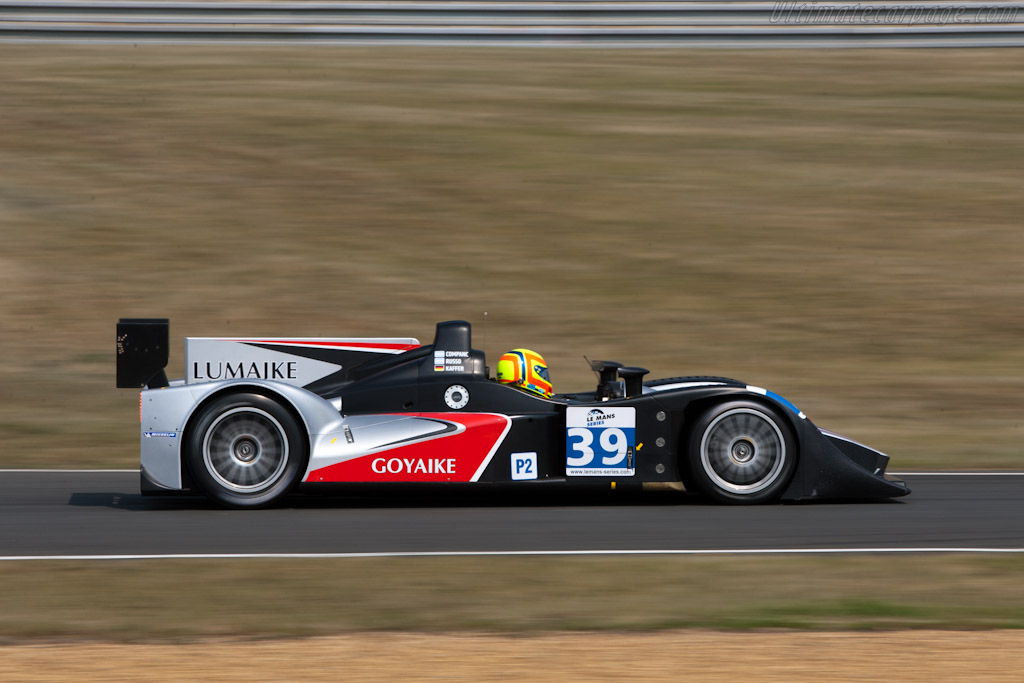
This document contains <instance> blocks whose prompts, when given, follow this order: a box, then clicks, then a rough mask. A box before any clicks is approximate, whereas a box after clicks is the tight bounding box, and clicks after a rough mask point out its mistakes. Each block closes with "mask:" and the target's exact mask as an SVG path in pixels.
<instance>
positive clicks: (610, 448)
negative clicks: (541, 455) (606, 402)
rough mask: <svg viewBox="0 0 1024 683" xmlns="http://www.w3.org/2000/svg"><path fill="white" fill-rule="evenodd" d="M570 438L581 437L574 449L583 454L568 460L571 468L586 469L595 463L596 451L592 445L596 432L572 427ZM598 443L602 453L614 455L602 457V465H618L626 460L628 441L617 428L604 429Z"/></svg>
mask: <svg viewBox="0 0 1024 683" xmlns="http://www.w3.org/2000/svg"><path fill="white" fill-rule="evenodd" d="M568 436H569V438H570V439H572V438H574V437H580V440H579V441H577V442H575V443H573V445H572V449H573V450H574V451H579V452H580V453H581V455H579V456H576V457H573V456H569V457H567V458H566V463H568V465H569V467H586V466H587V465H589V464H590V463H591V462H593V461H594V449H593V448H591V445H592V444H593V443H594V432H593V431H591V430H589V429H586V428H584V427H572V428H570V429H569V432H568ZM598 443H599V444H600V446H601V450H602V451H604V452H605V453H611V454H612V455H604V456H602V457H601V464H603V465H618V464H619V463H620V462H622V461H623V460H624V459H625V457H626V448H627V446H628V441H627V440H626V434H625V432H623V431H622V430H621V429H618V428H616V427H609V428H608V429H602V430H601V436H600V437H598Z"/></svg>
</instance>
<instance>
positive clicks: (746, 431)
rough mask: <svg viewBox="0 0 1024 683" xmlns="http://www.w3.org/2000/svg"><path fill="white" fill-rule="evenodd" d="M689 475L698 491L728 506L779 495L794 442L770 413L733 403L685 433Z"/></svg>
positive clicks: (787, 475)
mask: <svg viewBox="0 0 1024 683" xmlns="http://www.w3.org/2000/svg"><path fill="white" fill-rule="evenodd" d="M689 446H690V448H689V460H690V463H689V464H690V472H691V474H692V475H693V479H694V481H695V482H696V483H697V485H698V487H699V488H700V490H701V491H702V492H703V493H704V494H706V495H707V496H709V497H710V498H713V499H715V500H717V501H720V502H723V503H732V504H753V503H766V502H769V501H772V500H775V499H776V498H778V497H779V496H781V495H782V493H783V491H785V489H786V486H787V485H788V484H789V480H790V479H792V477H793V472H794V471H795V469H796V458H797V448H796V438H795V437H794V436H793V432H792V429H790V427H789V425H788V423H787V422H786V421H785V420H784V419H783V418H782V417H781V416H780V415H779V414H778V413H776V412H775V411H774V410H772V409H770V408H768V407H766V406H763V405H760V404H758V403H753V402H748V401H733V402H729V403H724V404H721V405H718V406H715V407H714V408H712V409H711V410H709V411H708V412H706V413H704V415H702V416H701V418H700V419H699V420H698V421H697V423H696V424H695V425H694V428H693V430H692V432H691V433H690V443H689Z"/></svg>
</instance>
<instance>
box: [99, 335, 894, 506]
mask: <svg viewBox="0 0 1024 683" xmlns="http://www.w3.org/2000/svg"><path fill="white" fill-rule="evenodd" d="M168 329H169V325H168V321H167V320H166V319H137V318H136V319H122V320H121V321H120V322H119V323H118V325H117V386H119V387H133V388H140V387H141V388H143V390H142V393H141V396H140V419H141V425H140V442H141V464H142V467H141V477H142V490H143V493H146V494H161V493H171V492H181V491H197V492H201V493H203V494H205V495H206V496H208V497H209V498H211V499H213V500H215V501H217V502H218V503H220V504H223V505H226V506H231V507H260V506H266V505H270V504H272V503H275V502H277V501H279V500H281V499H282V498H283V497H284V496H286V495H287V494H288V493H289V492H290V491H291V490H292V489H293V488H294V487H295V486H296V485H298V484H299V483H303V484H304V489H312V488H315V485H316V484H321V483H323V484H326V483H333V484H339V483H357V482H359V483H389V482H416V483H445V484H454V483H467V484H469V483H472V484H509V485H512V486H523V487H527V486H528V485H529V484H530V483H538V482H559V483H560V484H562V485H564V486H566V487H574V488H575V487H588V486H589V487H601V488H604V489H608V488H613V489H616V488H617V489H636V490H641V489H644V490H648V489H676V490H686V491H691V492H697V493H701V494H703V495H704V496H706V497H707V498H710V499H712V500H715V501H718V502H722V503H734V504H735V503H740V504H742V503H767V502H772V501H779V500H806V499H835V498H848V499H871V498H889V497H895V496H903V495H906V494H907V493H909V492H910V491H909V489H908V488H907V486H906V484H904V483H903V482H902V481H900V480H899V479H896V478H894V477H892V476H890V475H886V474H885V468H886V465H887V464H888V462H889V457H888V456H887V455H885V454H883V453H880V452H878V451H876V450H873V449H871V448H868V447H866V446H863V445H861V444H858V443H856V442H854V441H851V440H849V439H846V438H844V437H841V436H839V435H838V434H833V433H831V432H827V431H825V430H822V429H819V428H818V427H817V426H815V425H814V424H813V423H812V422H811V421H810V420H809V419H808V418H807V416H806V415H804V413H802V412H801V411H800V410H798V409H797V408H796V407H795V406H793V404H792V403H790V402H789V401H787V400H786V399H784V398H782V397H781V396H779V395H777V394H775V393H773V392H771V391H767V390H765V389H762V388H759V387H755V386H751V385H748V384H745V383H743V382H739V381H736V380H733V379H727V378H724V377H673V378H670V379H659V380H653V381H646V382H645V381H643V378H644V376H645V375H646V374H647V371H646V370H644V369H643V368H638V367H623V366H622V365H621V364H619V363H614V362H610V361H593V362H592V363H591V366H592V368H593V369H594V371H595V372H596V373H597V374H598V376H599V383H598V385H597V388H596V389H595V390H593V391H584V392H579V393H573V394H555V395H553V396H552V397H551V398H543V397H541V396H537V395H535V394H531V393H529V392H526V391H522V390H520V389H517V388H514V387H511V386H508V385H506V384H502V383H499V382H496V381H494V380H493V379H491V378H490V377H489V374H490V372H489V369H488V367H487V363H486V361H485V358H484V353H483V351H479V350H477V349H474V348H473V347H472V344H471V337H470V325H469V323H467V322H464V321H450V322H442V323H439V324H438V325H437V331H436V334H435V336H434V341H433V343H432V344H428V345H420V343H419V342H418V341H417V340H416V339H412V338H400V339H394V338H389V339H363V338H360V339H345V338H338V339H323V338H315V339H314V338H188V339H186V344H185V366H186V376H185V378H184V379H181V380H175V381H171V382H168V380H167V377H166V375H165V373H164V368H165V367H166V365H167V361H168V339H169V332H168Z"/></svg>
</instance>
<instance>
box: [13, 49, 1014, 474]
mask: <svg viewBox="0 0 1024 683" xmlns="http://www.w3.org/2000/svg"><path fill="white" fill-rule="evenodd" d="M0 83H2V84H3V87H2V90H3V97H2V98H0V392H2V393H0V444H2V445H3V448H2V450H0V466H3V467H22V466H46V467H70V466H74V467H91V466H117V467H127V466H132V465H133V464H134V463H136V462H137V439H138V437H137V434H136V431H135V430H136V422H135V420H136V410H137V409H136V398H135V396H134V395H132V393H131V392H119V391H118V390H116V389H115V388H114V387H113V383H114V380H113V377H114V365H113V325H114V322H115V321H116V319H117V318H118V317H120V316H169V317H170V318H171V321H172V336H173V341H172V359H171V367H170V368H169V370H170V374H171V375H172V376H173V375H178V376H180V375H181V374H182V369H181V363H182V358H181V349H182V347H183V345H182V342H181V339H182V337H183V336H185V335H192V336H203V335H210V336H216V335H231V334H253V335H257V334H258V335H304V336H316V335H367V336H370V335H372V336H381V335H397V336H405V335H413V336H418V337H419V338H421V339H429V338H430V337H431V335H432V333H433V324H434V322H436V321H437V320H442V319H452V318H466V319H469V320H470V321H472V322H473V323H474V324H475V325H476V327H475V330H474V331H475V337H474V341H475V344H476V346H478V347H480V348H483V349H484V350H485V351H487V352H488V354H489V356H490V357H491V358H492V359H493V358H494V357H496V356H497V355H498V354H500V353H501V352H503V351H504V350H506V349H508V348H513V347H516V346H527V347H531V348H535V349H537V350H539V351H540V352H541V353H543V354H544V355H545V356H546V357H547V359H548V361H549V365H550V366H551V367H552V376H553V378H554V380H555V383H556V388H557V389H558V390H563V391H571V390H578V389H581V388H585V387H588V386H590V385H592V384H593V378H592V377H591V375H590V373H589V372H588V371H587V369H586V366H585V365H584V363H583V361H582V359H581V356H582V355H583V354H587V355H588V356H590V357H591V358H595V357H597V358H612V359H616V360H620V361H622V362H625V363H627V364H641V365H644V366H646V367H648V368H649V369H651V370H652V374H653V376H671V375H679V374H688V373H701V374H703V373H708V374H723V375H727V376H735V377H739V378H742V379H745V380H747V381H749V382H751V383H753V384H757V385H761V386H768V387H770V388H772V389H774V390H775V391H777V392H779V393H781V394H782V395H784V396H786V397H787V398H789V399H791V400H792V401H793V402H794V403H796V405H798V406H800V407H801V408H802V409H804V410H805V411H806V412H807V413H808V414H809V415H810V416H811V417H812V419H815V420H816V421H817V422H818V423H819V424H821V425H823V426H826V427H829V428H831V429H834V430H836V431H839V432H842V433H847V434H849V435H850V436H851V437H854V438H857V439H858V440H861V441H864V442H866V443H869V444H871V445H873V446H876V447H878V448H881V449H882V450H885V451H887V452H889V453H891V454H892V455H893V458H894V459H893V465H894V467H896V468H915V467H918V468H920V467H967V468H989V467H1006V468H1020V467H1022V466H1024V454H1022V452H1021V450H1020V447H1019V444H1020V443H1021V442H1022V441H1024V421H1022V420H1021V417H1020V416H1021V414H1022V413H1021V405H1022V400H1024V399H1022V397H1024V370H1022V368H1024V347H1022V346H1021V344H1020V340H1021V338H1022V334H1024V318H1021V316H1019V315H1017V311H1018V309H1019V308H1020V302H1021V300H1022V297H1024V270H1022V269H1021V267H1020V264H1021V263H1022V262H1024V231H1022V230H1021V229H1020V217H1021V215H1022V213H1024V195H1022V194H1021V191H1020V188H1021V184H1022V181H1024V171H1022V169H1024V115H1022V112H1024V85H1022V84H1024V55H1022V54H1021V53H1019V52H1017V51H1006V50H998V51H996V50H970V51H962V50H957V51H932V50H907V51H898V50H896V51H882V50H871V51H861V50H858V51H813V50H800V51H794V52H787V51H746V52H743V51H740V52H731V51H717V50H716V51H686V50H671V51H658V50H638V51H626V50H616V51H606V52H597V51H587V50H529V49H521V50H497V49H495V50H471V49H413V48H408V49H406V48H394V49H388V50H380V49H374V48H344V49H342V48H339V49H333V48H323V49H308V48H279V49H270V48H245V47H232V48H218V47H208V46H187V47H185V46H178V47H172V46H138V47H135V46H51V47H48V48H47V49H46V50H40V49H39V48H37V47H33V46H10V45H4V46H0ZM484 311H487V312H488V313H489V315H488V320H489V323H488V326H487V329H486V331H485V330H484V327H483V325H482V322H483V313H484Z"/></svg>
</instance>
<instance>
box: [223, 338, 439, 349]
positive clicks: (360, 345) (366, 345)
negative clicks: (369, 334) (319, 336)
mask: <svg viewBox="0 0 1024 683" xmlns="http://www.w3.org/2000/svg"><path fill="white" fill-rule="evenodd" d="M221 341H233V342H241V343H243V344H267V345H270V346H274V345H276V346H326V347H328V348H335V349H351V350H353V351H363V350H365V351H395V352H402V351H409V350H410V349H418V348H419V344H385V343H380V344H375V343H373V342H332V341H298V340H295V341H293V340H285V339H224V340H221Z"/></svg>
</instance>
